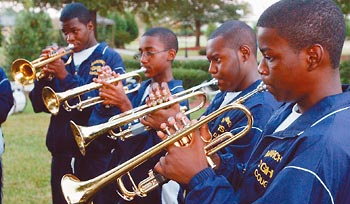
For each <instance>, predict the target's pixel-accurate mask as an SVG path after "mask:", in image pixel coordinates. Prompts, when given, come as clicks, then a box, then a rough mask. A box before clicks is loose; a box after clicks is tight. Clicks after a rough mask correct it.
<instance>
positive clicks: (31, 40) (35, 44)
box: [4, 11, 67, 71]
mask: <svg viewBox="0 0 350 204" xmlns="http://www.w3.org/2000/svg"><path fill="white" fill-rule="evenodd" d="M54 33H55V32H53V28H52V23H51V19H50V17H49V15H48V14H46V13H44V12H39V13H35V12H32V11H23V12H21V13H19V15H18V16H17V20H16V24H15V27H14V32H13V34H12V35H11V36H10V38H9V42H8V44H7V45H6V51H7V53H6V58H7V60H6V61H7V62H6V65H4V67H5V68H6V69H7V70H8V71H9V69H10V65H11V64H12V62H13V61H14V60H15V59H18V58H24V59H27V60H29V61H32V60H34V59H37V58H38V57H39V56H40V53H41V50H42V49H43V48H45V47H47V46H48V45H50V44H53V43H57V39H55V36H56V37H57V35H55V34H54ZM65 46H67V45H65Z"/></svg>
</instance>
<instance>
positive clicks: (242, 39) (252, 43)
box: [208, 20, 257, 57]
mask: <svg viewBox="0 0 350 204" xmlns="http://www.w3.org/2000/svg"><path fill="white" fill-rule="evenodd" d="M219 36H222V37H223V38H224V39H225V41H226V42H227V43H226V46H227V47H230V48H232V49H235V50H236V49H239V47H240V46H241V45H243V44H244V45H248V46H249V47H250V49H251V50H252V51H253V54H254V56H255V57H256V53H257V44H256V35H255V32H254V30H253V29H252V28H251V27H250V26H249V25H247V24H246V23H244V22H242V21H238V20H230V21H226V22H224V23H223V24H222V25H221V26H220V27H218V28H217V29H216V30H214V31H213V32H212V33H211V35H210V37H209V39H208V40H210V39H214V38H216V37H219Z"/></svg>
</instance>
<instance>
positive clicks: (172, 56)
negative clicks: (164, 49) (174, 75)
mask: <svg viewBox="0 0 350 204" xmlns="http://www.w3.org/2000/svg"><path fill="white" fill-rule="evenodd" d="M175 57H176V51H175V49H170V50H169V51H168V60H169V61H173V60H174V59H175Z"/></svg>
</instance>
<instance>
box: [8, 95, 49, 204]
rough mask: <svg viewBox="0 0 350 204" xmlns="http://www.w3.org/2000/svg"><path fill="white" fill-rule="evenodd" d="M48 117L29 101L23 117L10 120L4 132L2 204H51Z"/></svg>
mask: <svg viewBox="0 0 350 204" xmlns="http://www.w3.org/2000/svg"><path fill="white" fill-rule="evenodd" d="M48 122H49V114H45V113H39V114H36V113H34V112H33V110H32V109H31V104H30V102H29V101H28V102H27V106H26V109H25V111H24V112H23V113H20V114H14V115H11V116H9V117H8V119H7V121H6V122H5V123H4V124H3V126H2V129H3V132H4V135H5V143H6V149H5V153H4V154H3V156H2V163H3V174H4V175H3V179H4V180H3V185H4V187H3V203H4V204H15V203H23V204H38V203H40V204H41V203H51V187H50V163H51V156H50V154H49V152H48V150H47V149H46V146H45V135H46V130H47V127H48Z"/></svg>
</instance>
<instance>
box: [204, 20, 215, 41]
mask: <svg viewBox="0 0 350 204" xmlns="http://www.w3.org/2000/svg"><path fill="white" fill-rule="evenodd" d="M215 29H216V25H215V23H209V24H208V28H207V30H206V31H205V36H207V39H208V38H209V37H210V35H211V33H212V32H213V31H214V30H215Z"/></svg>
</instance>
